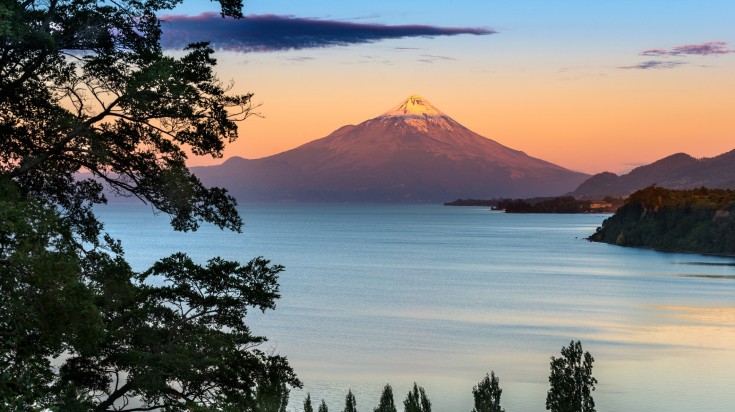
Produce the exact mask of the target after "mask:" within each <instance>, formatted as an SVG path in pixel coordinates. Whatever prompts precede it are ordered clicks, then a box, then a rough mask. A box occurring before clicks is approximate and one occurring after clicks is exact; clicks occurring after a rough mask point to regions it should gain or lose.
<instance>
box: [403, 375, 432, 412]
mask: <svg viewBox="0 0 735 412" xmlns="http://www.w3.org/2000/svg"><path fill="white" fill-rule="evenodd" d="M403 406H404V411H405V412H431V401H429V398H427V397H426V393H425V392H424V388H422V387H420V386H417V385H416V382H414V383H413V390H412V391H408V395H406V400H404V401H403Z"/></svg>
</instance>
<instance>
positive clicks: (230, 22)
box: [161, 13, 496, 52]
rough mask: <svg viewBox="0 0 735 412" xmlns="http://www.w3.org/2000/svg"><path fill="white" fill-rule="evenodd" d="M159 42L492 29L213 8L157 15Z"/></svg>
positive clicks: (270, 43) (275, 44)
mask: <svg viewBox="0 0 735 412" xmlns="http://www.w3.org/2000/svg"><path fill="white" fill-rule="evenodd" d="M162 20H163V21H164V23H163V26H162V28H163V36H162V39H161V43H162V45H163V46H164V48H167V49H181V48H183V47H185V46H186V45H187V44H189V43H194V42H200V41H209V42H210V43H211V44H212V46H213V47H214V48H217V49H225V50H233V51H241V52H263V51H278V50H298V49H307V48H318V47H330V46H345V45H350V44H359V43H371V42H376V41H380V40H385V39H400V38H404V37H433V36H454V35H458V34H473V35H488V34H494V33H496V31H495V30H492V29H489V28H479V27H438V26H428V25H399V26H388V25H382V24H365V23H355V22H346V21H334V20H319V19H311V18H299V17H293V16H278V15H250V16H245V17H244V18H242V19H232V18H222V17H221V16H220V15H219V14H218V13H203V14H200V15H198V16H180V15H175V16H164V17H162Z"/></svg>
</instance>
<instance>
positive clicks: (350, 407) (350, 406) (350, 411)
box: [343, 389, 357, 412]
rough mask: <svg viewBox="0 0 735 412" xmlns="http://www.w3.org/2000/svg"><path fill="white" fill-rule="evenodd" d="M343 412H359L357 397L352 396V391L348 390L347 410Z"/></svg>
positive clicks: (346, 397)
mask: <svg viewBox="0 0 735 412" xmlns="http://www.w3.org/2000/svg"><path fill="white" fill-rule="evenodd" d="M343 412H357V401H355V395H353V394H352V390H351V389H349V390H347V396H345V408H344V410H343Z"/></svg>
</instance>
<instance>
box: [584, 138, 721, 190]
mask: <svg viewBox="0 0 735 412" xmlns="http://www.w3.org/2000/svg"><path fill="white" fill-rule="evenodd" d="M653 184H655V185H657V186H660V187H666V188H669V189H693V188H697V187H702V186H704V187H709V188H723V189H724V188H735V150H733V151H730V152H727V153H724V154H721V155H719V156H717V157H712V158H704V159H695V158H693V157H691V156H689V155H688V154H686V153H677V154H673V155H671V156H668V157H665V158H663V159H661V160H658V161H655V162H653V163H651V164H649V165H645V166H640V167H637V168H635V169H633V170H632V171H631V172H630V173H628V174H625V175H622V176H618V175H616V174H614V173H610V172H603V173H598V174H596V175H594V176H592V177H590V178H589V179H588V180H586V181H585V182H584V183H582V184H581V185H579V187H578V188H577V189H576V190H575V191H574V192H572V195H573V196H574V197H577V198H584V197H604V196H627V195H629V194H630V193H632V192H634V191H636V190H639V189H643V188H644V187H648V186H650V185H653Z"/></svg>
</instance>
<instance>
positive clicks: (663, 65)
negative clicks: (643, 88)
mask: <svg viewBox="0 0 735 412" xmlns="http://www.w3.org/2000/svg"><path fill="white" fill-rule="evenodd" d="M685 64H687V62H681V61H665V60H649V61H647V62H643V63H638V64H636V65H633V66H621V67H618V68H619V69H640V70H650V69H673V68H675V67H679V66H682V65H685Z"/></svg>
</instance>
